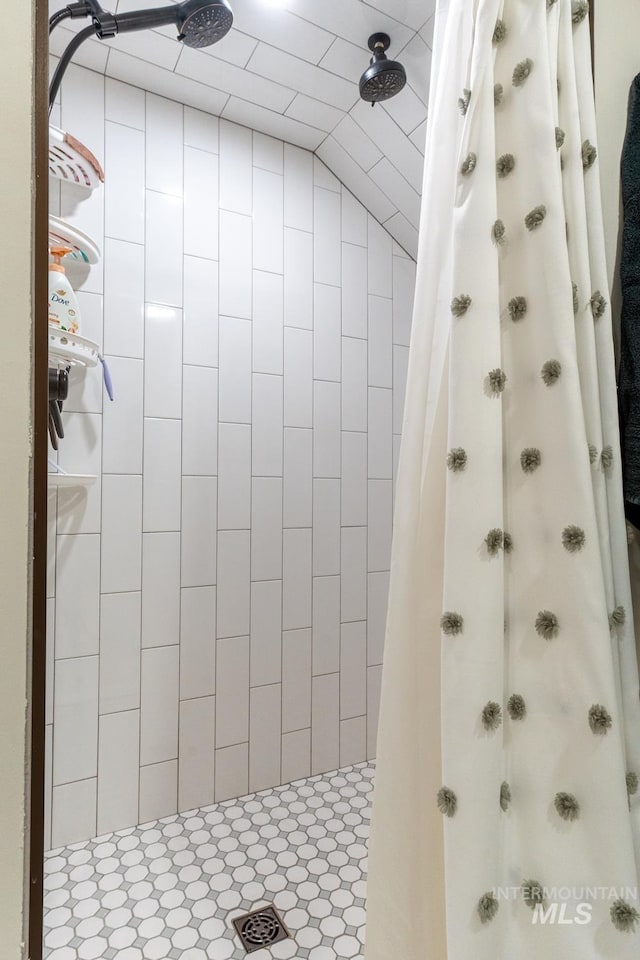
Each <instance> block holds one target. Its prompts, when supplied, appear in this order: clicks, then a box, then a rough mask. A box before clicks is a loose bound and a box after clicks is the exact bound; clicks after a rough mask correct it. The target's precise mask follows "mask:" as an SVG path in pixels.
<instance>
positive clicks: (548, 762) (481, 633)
mask: <svg viewBox="0 0 640 960" xmlns="http://www.w3.org/2000/svg"><path fill="white" fill-rule="evenodd" d="M587 13H588V5H587V4H586V3H584V2H579V0H474V2H472V3H471V2H469V0H449V2H444V0H441V2H440V3H439V6H438V10H437V13H436V24H435V42H434V51H435V54H434V67H433V77H432V84H431V94H430V105H429V129H428V134H427V150H426V158H425V176H424V186H423V207H422V217H421V231H420V246H419V253H418V275H417V285H416V301H415V309H414V321H413V332H412V341H411V349H410V358H409V375H408V387H407V399H406V407H405V421H404V427H403V440H402V450H401V456H400V465H399V472H398V483H397V494H396V516H395V530H394V544H393V553H392V570H391V583H390V598H389V613H388V621H387V636H386V648H385V661H384V668H383V680H382V700H381V718H380V726H379V737H378V768H377V777H376V789H375V797H374V810H373V822H372V835H371V841H370V858H369V883H368V908H367V909H368V920H367V947H366V956H367V960H389V958H390V957H395V956H397V957H402V958H403V960H489V958H491V960H496V958H501V960H502V958H505V960H506V958H507V957H514V958H517V960H539V958H540V957H541V956H544V957H545V960H569V958H573V957H575V958H576V960H577V958H580V960H596V958H598V960H599V958H605V957H607V958H610V957H613V956H615V957H619V958H621V960H631V958H632V957H634V958H635V957H637V956H638V948H639V946H640V901H639V900H638V896H637V888H638V886H639V877H638V866H639V864H640V791H639V790H638V777H639V776H640V700H639V690H638V667H637V659H636V648H635V642H634V640H635V633H634V619H633V603H632V598H631V592H630V586H629V563H628V557H627V539H626V531H625V523H624V515H623V502H622V483H621V464H620V447H619V439H618V419H617V404H616V388H615V375H614V358H613V344H612V334H611V312H610V307H609V303H608V293H607V279H606V277H607V274H606V264H605V258H604V236H603V226H602V209H601V200H600V188H599V180H598V176H599V174H598V159H597V136H596V125H595V110H594V102H593V87H592V78H591V67H590V40H589V24H588V17H587ZM534 881H535V883H534ZM543 888H544V892H545V893H546V899H545V908H548V907H550V906H551V905H552V903H553V902H557V905H558V907H560V906H561V904H562V903H563V902H564V903H565V907H564V913H563V916H564V917H565V921H566V918H570V919H572V920H573V922H564V923H559V922H557V920H556V922H553V911H551V913H550V914H549V915H548V919H547V921H546V922H544V923H542V922H540V913H539V911H538V910H536V909H534V908H535V897H534V896H533V895H532V893H531V890H532V889H534V890H536V891H538V890H540V891H543ZM562 888H564V890H562ZM584 888H599V889H600V893H596V894H595V895H594V890H593V889H589V890H586V891H585V889H584ZM582 894H584V896H582ZM583 901H586V902H588V904H589V922H588V923H578V922H575V921H576V918H577V917H578V916H579V904H580V903H582V902H583Z"/></svg>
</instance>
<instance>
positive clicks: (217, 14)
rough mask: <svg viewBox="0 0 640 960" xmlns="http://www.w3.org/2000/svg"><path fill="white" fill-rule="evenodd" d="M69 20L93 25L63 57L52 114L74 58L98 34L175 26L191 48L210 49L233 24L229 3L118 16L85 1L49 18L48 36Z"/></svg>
mask: <svg viewBox="0 0 640 960" xmlns="http://www.w3.org/2000/svg"><path fill="white" fill-rule="evenodd" d="M67 17H73V18H77V17H90V18H91V26H88V27H85V28H84V30H80V31H79V32H78V33H76V34H74V35H73V37H72V38H71V40H70V41H69V43H68V44H67V47H66V49H65V51H64V53H63V54H62V56H61V57H60V60H59V62H58V65H57V67H56V69H55V71H54V73H53V77H52V78H51V83H50V84H49V112H51V108H52V106H53V101H54V100H55V96H56V93H57V92H58V88H59V86H60V83H61V82H62V78H63V76H64V72H65V70H66V69H67V66H68V65H69V62H70V61H71V58H72V57H73V55H74V53H75V52H76V50H77V49H78V47H79V46H80V45H81V44H82V43H84V41H85V40H88V39H89V37H92V36H94V35H95V36H97V37H99V38H100V39H101V40H108V39H110V38H111V37H117V36H118V34H119V33H131V32H132V31H134V30H152V29H154V27H166V26H171V24H173V25H174V26H176V27H177V28H178V40H182V41H183V42H184V43H185V44H186V45H187V46H188V47H209V46H211V44H212V43H217V42H218V40H221V39H222V38H223V37H224V36H225V35H226V34H227V33H228V32H229V30H230V29H231V26H232V24H233V13H232V11H231V7H230V5H229V0H181V2H180V3H172V4H165V5H164V6H161V7H150V8H146V9H144V10H129V11H125V12H124V13H115V14H114V13H109V12H108V11H107V10H103V8H102V6H101V4H100V0H84V3H81V2H78V3H76V4H72V3H70V4H69V5H68V6H67V7H66V8H65V9H64V10H61V11H57V12H56V13H54V14H53V15H52V16H51V17H50V18H49V33H51V31H52V30H54V29H55V27H56V26H57V25H58V24H59V23H60V22H61V21H62V20H64V19H66V18H67Z"/></svg>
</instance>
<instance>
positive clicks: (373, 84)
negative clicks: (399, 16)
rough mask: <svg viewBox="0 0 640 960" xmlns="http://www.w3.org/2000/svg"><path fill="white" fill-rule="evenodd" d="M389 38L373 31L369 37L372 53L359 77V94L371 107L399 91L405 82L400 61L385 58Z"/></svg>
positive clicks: (405, 76)
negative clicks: (369, 61)
mask: <svg viewBox="0 0 640 960" xmlns="http://www.w3.org/2000/svg"><path fill="white" fill-rule="evenodd" d="M390 43H391V40H390V39H389V37H388V35H387V34H386V33H373V34H372V35H371V36H370V37H369V50H371V52H372V53H373V56H372V58H371V63H370V65H369V66H368V67H367V69H366V70H365V72H364V73H363V74H362V76H361V77H360V96H361V97H362V99H363V100H366V101H367V103H370V104H371V106H372V107H373V106H374V105H375V104H376V103H378V102H379V101H381V100H389V99H390V98H391V97H395V95H396V93H400V91H401V90H402V88H403V87H404V85H405V83H406V82H407V74H406V72H405V69H404V67H403V66H402V64H401V63H397V62H396V61H395V60H387V55H386V53H385V50H388V48H389V44H390Z"/></svg>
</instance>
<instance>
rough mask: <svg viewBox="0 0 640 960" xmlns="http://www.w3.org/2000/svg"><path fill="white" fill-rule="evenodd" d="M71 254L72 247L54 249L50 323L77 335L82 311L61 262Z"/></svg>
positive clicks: (50, 270)
mask: <svg viewBox="0 0 640 960" xmlns="http://www.w3.org/2000/svg"><path fill="white" fill-rule="evenodd" d="M67 253H71V248H70V247H52V248H51V256H52V257H53V263H50V264H49V323H50V324H51V326H53V327H56V328H57V329H58V330H64V331H66V332H67V333H77V332H78V329H79V321H80V311H79V310H78V302H77V300H76V295H75V293H74V292H73V289H72V287H71V284H70V283H69V280H68V278H67V275H66V273H65V271H64V267H63V266H62V263H61V262H60V261H61V260H62V258H63V257H64V256H65V255H66V254H67Z"/></svg>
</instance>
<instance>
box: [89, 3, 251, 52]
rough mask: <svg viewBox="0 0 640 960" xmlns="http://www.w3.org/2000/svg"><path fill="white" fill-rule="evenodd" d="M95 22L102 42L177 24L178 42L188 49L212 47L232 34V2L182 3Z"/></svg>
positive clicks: (130, 12) (105, 16)
mask: <svg viewBox="0 0 640 960" xmlns="http://www.w3.org/2000/svg"><path fill="white" fill-rule="evenodd" d="M93 22H94V25H95V27H96V33H97V34H98V36H99V37H100V38H101V39H106V38H107V37H113V36H116V35H117V34H119V33H127V32H129V31H131V30H147V29H152V28H153V27H161V26H166V25H167V24H175V25H176V26H177V28H178V40H182V41H184V43H185V44H186V45H187V46H188V47H209V46H211V44H212V43H217V42H218V40H221V39H222V38H223V37H224V36H225V35H226V34H227V33H228V32H229V30H230V29H231V25H232V23H233V13H232V12H231V7H230V5H229V0H182V2H181V3H177V4H174V5H172V6H164V7H151V8H149V9H145V10H131V11H129V12H125V13H119V14H118V13H117V14H115V15H112V14H106V15H103V16H100V15H98V16H95V15H94V17H93Z"/></svg>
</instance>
